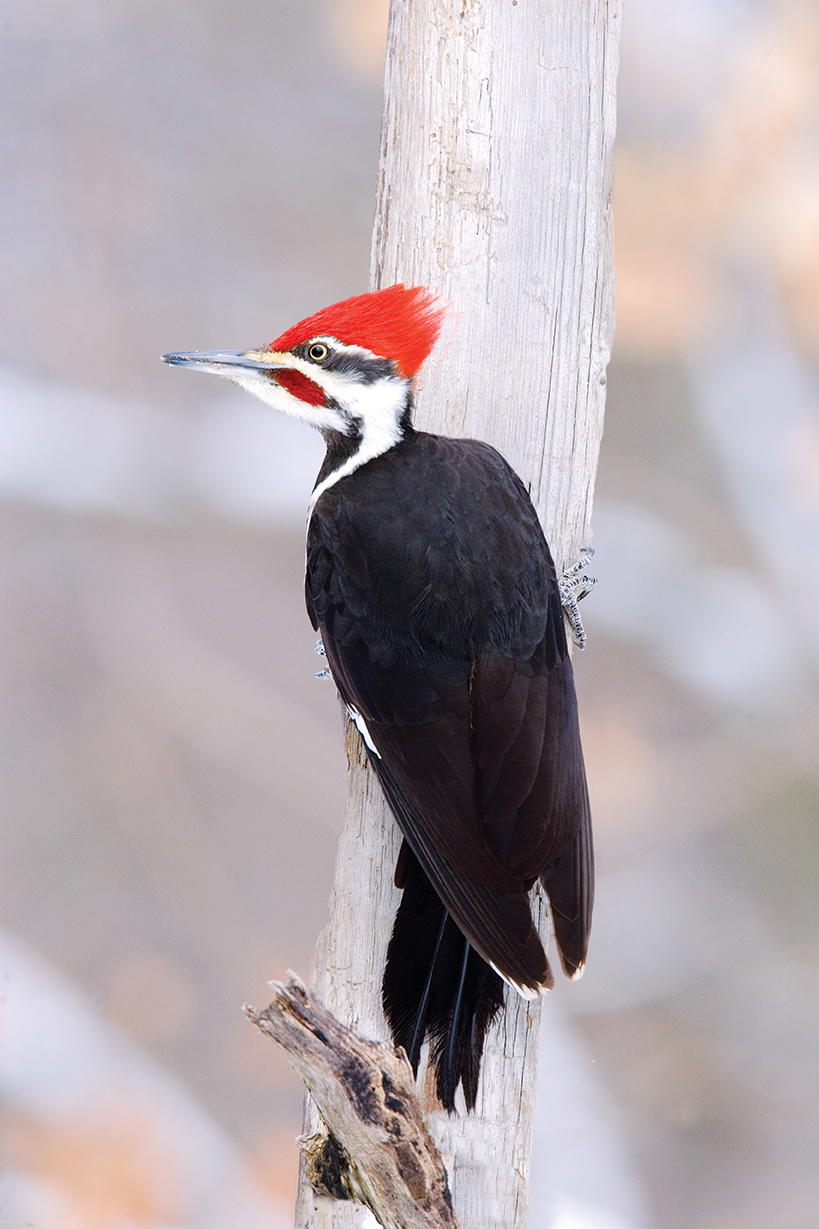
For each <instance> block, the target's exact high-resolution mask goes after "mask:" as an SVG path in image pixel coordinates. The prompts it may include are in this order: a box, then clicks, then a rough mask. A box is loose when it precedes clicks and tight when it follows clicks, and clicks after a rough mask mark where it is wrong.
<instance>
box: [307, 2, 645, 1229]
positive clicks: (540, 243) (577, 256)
mask: <svg viewBox="0 0 819 1229" xmlns="http://www.w3.org/2000/svg"><path fill="white" fill-rule="evenodd" d="M619 9H620V6H619V0H583V2H582V3H578V2H577V0H539V3H535V4H533V3H524V2H521V3H520V4H518V3H515V2H514V0H392V4H391V10H390V28H389V39H388V52H387V71H386V103H385V117H384V129H383V143H382V151H381V166H380V181H379V192H378V205H377V211H376V221H375V231H374V238H373V284H374V285H388V284H389V283H391V282H394V281H404V282H407V283H414V284H424V285H429V286H432V287H434V288H435V289H436V290H438V291H440V292H441V293H442V294H443V295H444V296H445V297H446V298H447V299H449V300H450V301H451V303H452V312H451V315H450V320H449V323H448V325H447V327H446V329H445V332H444V335H443V337H442V340H441V342H440V343H439V345H438V347H437V349H436V351H435V352H434V354H433V355H432V357H431V359H430V360H429V361H428V363H427V364H426V366H425V368H424V370H423V373H422V381H421V388H420V390H419V396H418V406H417V413H416V422H417V425H419V426H421V427H423V428H426V429H428V430H433V431H437V432H440V433H442V434H446V435H455V436H459V435H460V436H473V437H477V438H480V439H484V440H487V441H489V442H490V443H493V444H495V445H496V446H497V447H498V448H499V449H500V450H501V451H502V452H503V453H504V455H505V456H506V457H507V458H508V459H509V461H510V462H511V463H512V464H513V465H514V467H515V468H516V469H517V471H518V472H519V473H520V474H521V476H522V477H523V478H524V480H525V481H526V482H528V483H529V484H530V487H531V491H532V497H533V499H534V501H535V504H536V506H537V508H538V511H539V513H540V515H541V518H542V521H543V524H544V527H545V529H546V533H547V537H548V538H549V541H550V544H551V546H552V550H553V553H554V556H555V561H556V563H557V566H558V570H560V568H561V567H562V566H564V565H565V564H566V563H568V562H571V561H573V560H574V559H575V557H576V556H577V554H578V551H579V549H580V547H581V546H583V545H586V544H588V543H589V542H590V539H591V532H590V513H591V501H592V493H593V486H594V475H595V470H596V466H597V456H598V449H599V444H600V436H601V432H602V424H603V408H604V400H605V382H606V364H607V362H608V358H609V351H610V344H611V336H612V329H613V309H612V289H613V277H612V262H611V247H610V222H611V212H610V211H611V206H610V189H611V154H612V144H613V138H614V124H615V82H616V69H617V44H618V36H619ZM348 750H349V754H350V794H349V802H348V806H347V816H346V825H345V829H344V833H343V835H342V838H341V842H340V846H339V855H338V864H337V869H336V880H335V887H334V891H333V897H332V900H331V907H330V921H329V924H328V926H327V928H326V930H325V931H324V934H323V935H322V938H321V941H320V944H319V950H318V953H317V989H318V991H319V993H320V994H321V995H322V997H323V999H324V1001H325V1002H326V1003H327V1005H328V1007H329V1008H330V1009H331V1010H332V1011H333V1012H334V1013H335V1014H336V1015H338V1016H339V1018H340V1019H341V1020H343V1021H344V1022H345V1023H347V1024H349V1025H350V1026H351V1027H353V1028H354V1029H355V1030H356V1031H357V1032H360V1033H362V1034H363V1035H364V1036H368V1037H379V1038H384V1037H386V1036H387V1030H386V1026H385V1023H384V1019H383V1016H382V1012H381V1005H380V983H381V974H382V970H383V965H384V953H385V949H386V944H387V940H388V937H389V933H390V928H391V925H392V919H393V916H394V914H395V909H396V907H397V903H398V893H397V892H396V890H395V889H394V888H393V886H392V876H393V869H394V865H395V858H396V854H397V851H398V844H399V838H398V834H397V830H396V826H395V823H394V821H393V820H392V818H391V816H390V815H389V813H388V811H387V809H386V806H385V804H384V802H383V799H382V797H381V794H380V791H379V789H378V786H377V785H376V783H375V781H374V779H373V776H372V774H371V773H370V772H369V771H368V769H367V767H366V765H365V763H364V757H363V755H362V751H361V747H360V746H359V743H358V736H357V735H355V734H354V733H353V734H348ZM537 909H538V911H539V913H540V915H541V916H542V913H543V910H542V906H541V903H540V902H537ZM566 990H567V992H570V990H569V987H568V985H567V987H566ZM508 997H509V1004H508V1008H507V1010H506V1012H505V1014H504V1018H503V1020H502V1022H501V1024H500V1025H499V1026H498V1027H496V1028H495V1029H493V1031H492V1033H491V1035H490V1037H489V1039H488V1043H487V1047H486V1056H485V1059H484V1067H483V1076H482V1084H481V1090H480V1093H479V1098H478V1104H477V1110H476V1112H475V1113H474V1114H472V1115H469V1116H467V1115H465V1114H459V1115H457V1116H454V1117H451V1118H449V1117H447V1115H445V1114H443V1113H441V1112H440V1111H438V1110H437V1109H435V1108H434V1107H431V1108H430V1114H429V1117H428V1122H429V1125H430V1129H431V1131H432V1134H433V1137H434V1138H435V1139H436V1142H437V1143H438V1146H439V1148H440V1149H441V1152H442V1154H443V1156H444V1159H445V1161H446V1164H447V1169H448V1172H449V1178H450V1185H451V1188H452V1193H453V1197H454V1202H455V1211H456V1215H457V1217H458V1221H459V1223H460V1225H461V1226H462V1229H520V1227H522V1226H524V1225H526V1223H527V1213H528V1180H529V1157H530V1146H531V1126H532V1115H533V1098H534V1089H535V1077H536V1055H537V1033H538V1023H539V1013H540V1010H541V1008H540V1006H539V1005H536V1006H534V1007H533V1006H531V1005H527V1004H524V1003H523V1002H522V1001H521V1000H520V999H518V998H517V997H516V996H515V995H514V994H511V993H510V994H509V996H508ZM546 1010H548V1004H547V1005H546ZM368 1215H369V1214H368V1213H366V1212H364V1211H363V1210H362V1209H355V1208H353V1207H346V1206H343V1205H339V1204H332V1203H331V1202H330V1201H327V1200H316V1199H315V1198H314V1196H313V1194H312V1191H311V1190H310V1189H308V1186H307V1184H306V1182H304V1181H303V1182H302V1187H301V1192H300V1201H299V1212H298V1220H297V1223H298V1225H299V1226H302V1227H303V1229H307V1227H309V1229H325V1227H327V1226H331V1225H332V1226H334V1227H337V1229H338V1227H350V1226H363V1225H366V1224H370V1223H372V1222H371V1221H370V1220H369V1219H368Z"/></svg>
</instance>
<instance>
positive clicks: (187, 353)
mask: <svg viewBox="0 0 819 1229" xmlns="http://www.w3.org/2000/svg"><path fill="white" fill-rule="evenodd" d="M258 353H259V352H258V350H256V351H246V350H182V351H179V352H177V353H176V354H163V355H162V361H163V362H164V363H169V364H170V365H171V367H190V368H191V370H193V371H215V372H219V371H220V370H221V369H223V368H225V367H249V368H251V370H253V371H274V370H276V369H277V368H279V367H281V366H282V364H281V363H277V362H276V361H275V359H274V356H273V355H272V354H271V356H270V359H271V361H270V362H269V363H268V362H264V361H263V360H260V359H259V358H258V357H256V358H251V357H250V355H251V354H255V355H258Z"/></svg>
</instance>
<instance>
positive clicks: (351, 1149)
mask: <svg viewBox="0 0 819 1229" xmlns="http://www.w3.org/2000/svg"><path fill="white" fill-rule="evenodd" d="M289 976H290V980H289V982H288V983H287V985H284V984H282V983H281V982H272V983H271V986H272V988H273V991H274V997H273V1001H272V1002H271V1003H270V1006H269V1007H266V1008H265V1009H264V1010H263V1011H259V1012H257V1011H255V1010H254V1009H253V1008H252V1007H247V1006H246V1007H245V1013H246V1015H247V1016H248V1018H249V1019H250V1020H252V1021H253V1023H254V1024H255V1025H256V1026H257V1027H258V1028H259V1029H260V1030H261V1031H262V1032H263V1033H265V1034H266V1035H267V1036H268V1037H272V1038H273V1040H274V1041H276V1042H278V1044H279V1045H280V1046H281V1047H282V1048H283V1050H284V1051H285V1054H286V1055H287V1058H288V1061H289V1062H290V1064H291V1066H292V1067H293V1068H294V1069H295V1070H296V1071H297V1072H298V1074H299V1075H300V1076H301V1078H302V1080H303V1081H304V1083H305V1085H306V1086H307V1088H308V1089H309V1091H310V1093H311V1095H312V1097H313V1099H314V1101H315V1103H316V1105H317V1106H318V1109H319V1112H320V1113H321V1116H322V1118H323V1120H324V1122H325V1123H326V1125H327V1127H328V1129H329V1132H330V1133H329V1135H321V1134H319V1135H311V1136H309V1137H307V1138H306V1139H302V1141H301V1146H302V1150H303V1152H304V1154H305V1158H306V1166H307V1173H308V1176H309V1179H310V1182H311V1184H312V1186H313V1188H314V1189H315V1190H316V1192H317V1193H318V1194H320V1195H325V1196H328V1197H331V1198H335V1199H352V1200H355V1201H357V1202H358V1203H362V1204H364V1206H365V1207H367V1208H369V1209H370V1211H371V1212H372V1214H373V1216H374V1217H375V1218H376V1220H377V1221H378V1222H379V1224H380V1225H382V1226H383V1227H384V1229H457V1223H456V1221H455V1216H454V1213H453V1211H452V1198H451V1195H450V1191H449V1182H448V1180H447V1174H446V1170H445V1168H444V1164H443V1162H442V1160H441V1157H440V1155H439V1153H438V1151H437V1149H436V1147H435V1145H434V1144H433V1142H432V1139H431V1137H430V1135H429V1132H428V1131H427V1129H426V1126H425V1125H424V1120H423V1116H422V1113H421V1107H420V1104H419V1101H418V1097H417V1094H416V1091H415V1081H414V1079H413V1075H412V1069H411V1067H410V1065H409V1063H408V1062H407V1060H406V1057H405V1056H404V1054H403V1051H398V1050H396V1049H394V1047H393V1046H391V1045H387V1044H386V1043H385V1042H380V1041H366V1040H364V1039H363V1038H361V1037H359V1036H357V1035H356V1034H355V1033H353V1032H352V1031H351V1030H350V1029H348V1028H346V1027H345V1026H344V1025H343V1024H341V1023H340V1022H339V1021H338V1020H337V1019H336V1018H335V1016H333V1015H332V1014H331V1013H330V1012H329V1011H328V1010H327V1008H326V1007H324V1006H323V1004H322V1003H321V1002H320V1001H319V1000H318V999H317V998H316V997H315V995H314V994H313V993H312V991H311V990H310V989H309V987H308V986H306V985H305V984H304V982H302V981H300V980H299V978H298V977H296V976H295V975H294V974H292V973H291V974H290V975H289Z"/></svg>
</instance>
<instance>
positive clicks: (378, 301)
mask: <svg viewBox="0 0 819 1229" xmlns="http://www.w3.org/2000/svg"><path fill="white" fill-rule="evenodd" d="M445 314H446V306H445V305H444V304H442V303H441V301H440V300H439V299H438V297H437V296H436V295H435V294H434V292H433V291H431V290H428V289H427V288H426V286H404V285H403V284H401V283H399V284H398V285H395V286H387V287H385V288H384V290H373V291H372V292H371V293H370V294H357V295H355V296H354V297H353V298H352V299H343V300H342V301H341V302H340V303H333V304H332V306H331V307H324V308H322V310H321V311H318V312H316V313H315V314H314V315H312V316H308V317H307V319H306V320H301V321H299V323H298V324H294V325H293V326H292V327H291V328H289V329H288V330H287V331H286V332H285V333H282V335H281V337H277V338H276V340H275V341H272V342H271V343H270V349H271V350H292V348H293V346H297V345H299V344H300V343H301V342H303V341H309V339H310V338H311V337H335V338H337V339H338V341H341V342H344V344H345V345H348V346H363V347H364V348H365V349H366V350H371V351H372V353H373V354H376V355H378V357H379V358H390V359H392V360H393V361H394V362H395V363H396V364H397V365H398V368H399V370H400V371H401V374H402V375H404V376H407V377H411V376H414V375H415V373H416V371H417V370H418V368H419V367H420V366H421V364H422V363H423V361H424V359H425V358H426V357H427V355H428V354H429V352H430V350H431V349H432V347H433V346H434V345H435V342H436V341H437V340H438V334H439V333H440V331H441V325H442V324H443V319H444V315H445Z"/></svg>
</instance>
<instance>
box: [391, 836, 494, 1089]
mask: <svg viewBox="0 0 819 1229" xmlns="http://www.w3.org/2000/svg"><path fill="white" fill-rule="evenodd" d="M398 873H399V875H400V882H399V886H401V887H403V889H404V892H403V896H402V898H401V904H400V906H399V908H398V913H397V914H396V918H395V925H394V927H393V933H392V938H391V940H390V944H389V948H388V950H387V963H386V967H385V969H384V981H383V987H382V993H383V1000H384V1011H385V1014H386V1016H387V1020H388V1021H389V1024H390V1028H391V1030H392V1034H393V1039H394V1041H395V1044H396V1045H400V1046H403V1047H404V1049H405V1050H406V1051H407V1055H408V1057H409V1060H410V1063H411V1064H412V1068H413V1071H415V1072H416V1074H417V1071H418V1064H419V1061H420V1057H421V1047H422V1045H423V1043H424V1041H425V1040H427V1039H428V1040H429V1042H430V1061H431V1063H432V1065H433V1068H434V1071H435V1083H436V1090H437V1094H438V1099H439V1100H440V1102H441V1104H442V1105H443V1106H444V1107H445V1108H446V1109H447V1110H449V1111H450V1112H452V1111H453V1110H454V1109H455V1094H456V1092H457V1089H458V1085H459V1084H461V1085H462V1086H463V1091H464V1098H465V1100H466V1105H467V1108H468V1109H473V1108H474V1106H475V1099H476V1097H477V1092H478V1077H479V1075H480V1066H481V1056H482V1054H483V1044H484V1038H485V1036H486V1031H487V1029H488V1028H489V1025H490V1023H491V1022H492V1020H493V1019H494V1017H495V1015H496V1014H497V1012H498V1011H499V1010H500V1008H501V1007H502V1006H503V981H502V980H501V978H500V977H499V976H498V975H497V973H495V972H494V971H493V970H492V969H491V968H490V967H489V965H488V964H487V963H486V961H485V960H483V959H482V957H481V956H479V955H478V953H477V952H476V951H475V950H474V949H473V948H472V947H471V946H470V944H469V942H468V941H467V940H466V939H465V938H464V936H463V935H462V934H461V932H460V930H459V929H458V927H457V926H456V925H455V923H454V922H453V921H452V919H451V918H450V917H449V915H448V914H447V912H446V910H445V909H444V906H443V905H442V904H441V902H440V900H439V899H438V897H437V895H436V893H435V891H434V890H433V888H432V886H431V884H430V882H429V880H428V879H427V877H426V875H425V874H424V872H423V871H422V870H421V868H420V866H419V865H418V863H417V862H416V860H415V858H414V857H413V856H412V854H411V853H410V851H409V849H408V848H407V847H406V846H405V847H404V850H402V855H401V859H400V861H399V869H398Z"/></svg>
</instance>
